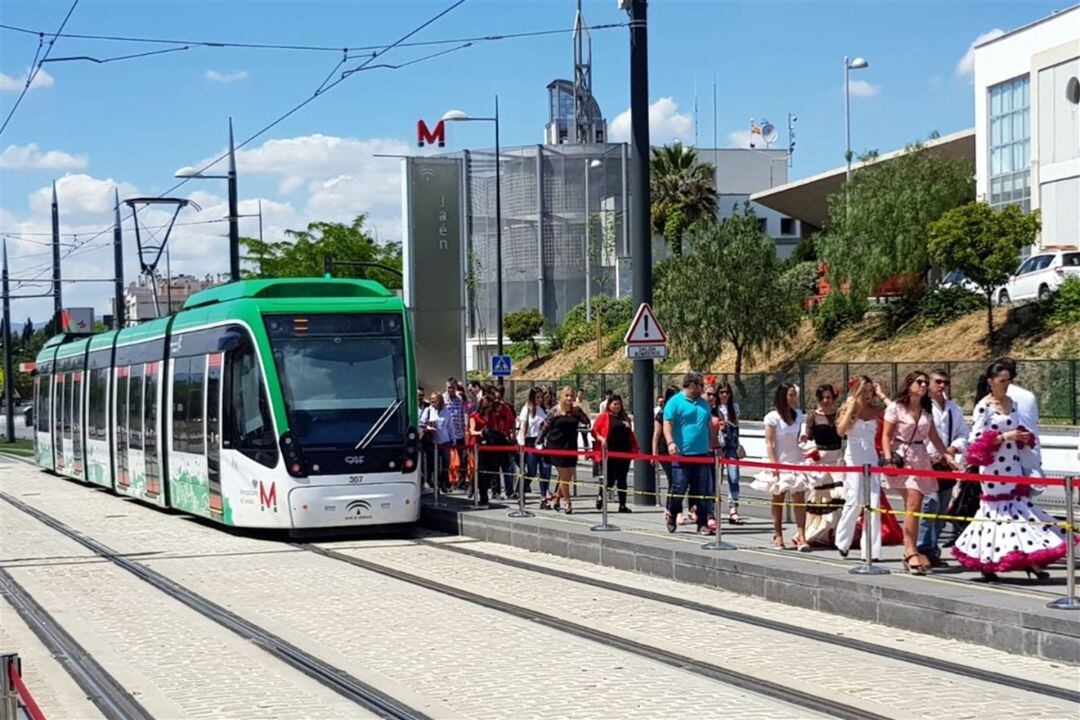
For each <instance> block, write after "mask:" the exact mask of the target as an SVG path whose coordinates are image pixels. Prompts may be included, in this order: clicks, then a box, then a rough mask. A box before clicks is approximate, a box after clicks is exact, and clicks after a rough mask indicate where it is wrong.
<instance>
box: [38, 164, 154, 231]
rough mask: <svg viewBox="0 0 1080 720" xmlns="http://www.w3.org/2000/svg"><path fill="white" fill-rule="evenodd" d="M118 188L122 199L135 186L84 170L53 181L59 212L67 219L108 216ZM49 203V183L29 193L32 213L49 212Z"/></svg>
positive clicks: (133, 189)
mask: <svg viewBox="0 0 1080 720" xmlns="http://www.w3.org/2000/svg"><path fill="white" fill-rule="evenodd" d="M116 189H119V191H120V198H121V200H122V199H123V198H125V197H130V196H132V195H137V193H136V190H135V186H134V185H131V184H130V183H126V182H117V181H116V180H113V179H112V178H107V179H104V180H100V179H98V178H95V177H93V176H91V175H87V174H85V173H77V174H74V175H73V174H71V173H68V174H66V175H64V177H62V178H60V179H59V180H57V181H56V197H57V201H58V204H59V206H60V216H61V217H62V218H67V219H68V222H79V221H82V220H86V219H89V220H91V221H92V218H87V217H86V216H88V215H89V216H100V215H104V214H108V217H109V219H111V217H112V215H111V213H112V210H113V201H114V194H113V193H114V191H115V190H116ZM51 205H52V186H49V185H46V186H45V187H43V188H40V189H39V190H36V191H34V192H33V193H31V195H30V210H31V212H34V213H39V214H42V213H48V212H50V207H51Z"/></svg>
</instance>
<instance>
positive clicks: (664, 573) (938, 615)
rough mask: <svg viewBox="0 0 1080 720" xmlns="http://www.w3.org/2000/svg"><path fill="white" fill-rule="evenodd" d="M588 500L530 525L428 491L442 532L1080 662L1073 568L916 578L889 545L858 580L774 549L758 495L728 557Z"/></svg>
mask: <svg viewBox="0 0 1080 720" xmlns="http://www.w3.org/2000/svg"><path fill="white" fill-rule="evenodd" d="M582 493H583V494H582V495H581V496H580V497H579V498H578V499H577V500H576V501H575V504H574V512H573V514H571V515H566V514H564V513H559V512H555V511H552V510H539V509H538V507H537V499H536V498H534V497H530V498H529V500H528V503H527V509H528V510H529V511H530V512H533V513H534V514H535V515H534V517H529V518H510V517H508V513H509V511H511V510H514V509H516V507H517V503H516V502H502V503H493V504H492V506H491V507H490V508H489V509H486V510H485V509H477V508H475V507H474V506H473V504H472V502H471V501H469V500H467V499H466V498H464V496H462V495H461V494H457V493H453V494H450V495H448V496H443V497H442V498H441V499H440V505H439V506H435V505H434V498H433V497H431V496H428V498H427V500H428V502H427V503H426V504H425V506H424V509H423V517H422V520H423V523H424V525H425V526H427V527H428V528H430V529H433V530H439V531H442V532H450V533H457V534H461V535H465V536H469V537H473V538H476V539H480V540H485V541H488V542H494V543H501V544H503V545H512V546H515V547H518V548H523V549H527V550H532V551H538V552H543V553H548V554H551V555H555V556H560V557H568V558H573V559H576V560H584V561H587V562H590V563H594V564H598V565H603V566H607V567H612V568H617V569H621V570H630V571H635V572H638V573H643V574H647V575H654V576H658V577H662V578H671V579H674V580H679V581H683V582H688V583H695V584H699V585H705V586H709V587H715V588H720V589H724V590H730V591H734V592H738V593H741V594H745V595H751V596H756V597H762V598H765V599H767V600H770V601H775V602H781V603H785V604H788V605H794V606H798V607H804V608H809V609H813V610H819V611H823V612H828V613H833V614H837V615H843V616H847V617H851V618H855V619H859V620H868V621H871V622H877V623H880V624H882V625H887V626H891V627H896V628H900V629H905V630H912V631H916V632H923V633H928V634H931V635H935V636H938V637H944V638H950V639H956V640H962V641H966V642H971V643H976V644H979V645H985V646H988V647H992V648H996V649H1000V650H1005V651H1007V652H1010V653H1014V654H1019V655H1030V656H1035V657H1042V658H1046V659H1050V660H1057V661H1064V662H1068V663H1072V664H1080V611H1063V610H1054V609H1049V608H1047V607H1046V604H1047V603H1048V602H1050V601H1051V600H1054V599H1056V598H1058V597H1061V596H1062V595H1063V594H1064V592H1065V568H1064V564H1063V563H1059V564H1057V565H1055V566H1052V567H1051V568H1050V572H1051V578H1050V580H1049V581H1046V582H1036V581H1035V580H1034V579H1028V578H1027V577H1026V576H1025V575H1024V574H1022V573H1009V574H1006V575H1003V576H1002V582H1000V583H994V584H985V583H982V582H980V581H977V580H976V578H978V574H977V573H973V572H970V571H967V570H965V569H963V568H961V567H959V566H958V565H957V564H956V563H951V564H952V565H953V567H951V568H948V569H943V570H937V571H934V572H933V573H931V574H929V575H926V576H923V577H918V576H912V575H909V574H907V573H905V572H904V570H903V567H902V561H901V557H902V547H901V546H891V547H890V546H887V547H885V548H883V550H882V555H883V557H882V562H881V563H880V565H881V566H883V567H885V568H887V569H888V570H889V571H890V573H889V574H888V575H875V576H865V575H853V574H850V573H849V571H850V570H851V568H853V567H855V566H856V565H859V564H861V561H859V560H858V559H857V557H858V550H853V551H852V552H851V554H850V556H849V559H846V560H845V559H843V558H841V557H840V556H839V555H838V553H837V552H836V551H835V550H833V549H828V548H814V549H813V550H812V551H811V552H808V553H806V552H798V551H796V550H795V549H793V548H792V549H787V550H776V549H773V548H772V547H771V546H772V523H771V521H769V520H768V519H767V518H766V517H765V516H764V515H765V513H766V512H767V511H768V508H767V507H765V506H760V505H756V503H755V504H748V503H747V502H746V501H747V500H750V501H751V502H753V501H754V498H753V497H752V496H751V497H745V496H744V503H743V504H742V506H741V507H740V511H741V513H742V515H743V517H744V518H745V519H746V524H745V525H742V526H731V525H728V524H727V523H725V524H724V525H723V527H722V533H723V539H724V540H725V541H727V542H729V543H732V544H734V545H735V546H736V549H735V550H725V551H718V550H705V549H702V547H701V545H702V544H703V543H704V542H708V541H709V540H711V539H712V538H711V537H703V536H701V535H699V534H697V533H696V532H695V528H694V526H693V525H685V526H680V527H679V528H678V529H677V531H676V532H675V533H673V534H669V533H668V532H667V530H666V528H665V526H664V522H663V511H662V509H661V508H658V507H654V506H632V508H633V513H631V514H617V513H614V512H613V513H612V514H611V515H610V519H609V522H611V523H613V524H615V525H617V526H618V527H619V528H620V529H619V530H618V531H616V532H594V531H592V530H591V528H592V526H594V525H596V524H598V523H599V522H600V519H601V515H600V513H599V512H598V511H596V510H595V509H594V505H593V502H594V498H595V496H593V495H591V493H587V492H586V491H585V490H582ZM759 501H760V500H759ZM612 509H613V510H614V506H613V507H612ZM725 517H726V513H725ZM793 533H794V524H793V523H788V524H786V525H785V536H786V538H787V539H788V541H789V543H790V540H791V537H792V535H793ZM943 556H944V557H948V551H945V552H944V553H943Z"/></svg>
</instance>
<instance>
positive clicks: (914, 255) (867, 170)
mask: <svg viewBox="0 0 1080 720" xmlns="http://www.w3.org/2000/svg"><path fill="white" fill-rule="evenodd" d="M875 157H876V154H875V153H871V154H868V155H865V156H863V157H862V158H860V160H864V161H866V160H873V159H874V158H875ZM973 175H974V168H973V167H972V165H971V163H970V162H969V161H968V160H966V159H958V158H946V157H941V156H939V155H935V154H933V153H932V152H930V151H928V150H927V149H926V148H925V147H924V146H923V145H921V144H918V143H916V144H915V145H909V146H908V147H907V149H906V151H905V152H904V153H903V154H902V155H900V156H898V157H895V158H892V159H890V160H888V161H885V162H878V163H873V164H870V165H867V166H865V167H863V168H860V169H858V170H856V171H855V172H854V174H853V175H852V178H851V182H850V183H847V184H846V185H845V187H844V189H843V190H841V192H838V193H836V194H835V195H832V196H830V198H829V227H828V229H827V231H826V232H825V234H823V235H822V236H820V237H819V238H818V239H817V242H816V243H815V245H816V249H817V253H818V256H819V257H820V258H821V259H822V260H823V261H824V262H825V263H827V264H828V266H829V276H830V282H831V283H832V285H833V286H834V287H840V286H841V285H843V284H846V286H847V287H848V288H849V291H850V292H852V293H855V294H860V295H862V296H864V297H865V296H869V295H871V294H873V293H874V291H875V290H876V289H877V287H878V286H879V285H880V284H881V283H883V282H885V281H886V280H888V279H890V278H892V277H895V276H897V275H900V274H903V273H911V274H913V275H915V276H918V277H919V278H922V277H924V276H925V274H926V272H927V271H928V270H929V269H930V258H929V255H928V253H927V249H926V247H927V233H928V232H929V227H930V224H931V223H933V222H934V221H935V220H937V219H938V218H940V217H941V216H942V215H943V214H945V212H947V211H948V210H951V209H952V208H955V207H959V206H960V205H963V204H965V203H968V202H971V200H973V199H974V186H973V184H972V176H973Z"/></svg>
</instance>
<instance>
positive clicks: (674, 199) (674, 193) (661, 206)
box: [649, 142, 716, 255]
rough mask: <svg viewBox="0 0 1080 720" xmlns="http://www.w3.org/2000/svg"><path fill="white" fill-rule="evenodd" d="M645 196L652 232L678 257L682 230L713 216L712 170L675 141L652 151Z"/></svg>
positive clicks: (713, 170) (693, 153) (681, 250)
mask: <svg viewBox="0 0 1080 720" xmlns="http://www.w3.org/2000/svg"><path fill="white" fill-rule="evenodd" d="M649 195H650V200H651V204H652V223H653V227H652V230H653V232H654V233H657V234H661V235H663V236H664V240H665V241H666V242H667V244H668V248H669V249H670V250H671V254H672V255H682V252H683V247H682V244H683V235H684V234H685V233H686V231H687V230H689V229H690V228H691V227H692V226H693V225H694V224H695V223H697V222H698V221H700V220H702V219H705V218H707V219H710V220H711V219H713V218H715V217H716V167H715V166H714V165H713V164H712V163H705V162H698V155H697V152H695V151H694V150H690V149H687V148H684V147H683V146H682V144H681V143H678V142H676V143H675V144H673V145H665V146H664V147H662V148H654V149H653V151H652V160H651V167H650V181H649Z"/></svg>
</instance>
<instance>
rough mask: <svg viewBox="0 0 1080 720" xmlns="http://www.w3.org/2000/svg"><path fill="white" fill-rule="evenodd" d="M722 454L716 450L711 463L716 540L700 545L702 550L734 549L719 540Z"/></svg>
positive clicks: (722, 469) (722, 470)
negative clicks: (714, 490)
mask: <svg viewBox="0 0 1080 720" xmlns="http://www.w3.org/2000/svg"><path fill="white" fill-rule="evenodd" d="M722 453H723V451H722V450H717V452H716V459H715V461H714V462H713V475H715V478H714V479H715V484H714V487H715V489H716V492H715V493H714V497H713V517H714V518H715V519H716V539H715V540H713V541H711V542H707V543H705V544H704V545H702V546H701V547H702V549H704V550H734V549H735V546H734V545H732V544H731V543H729V542H724V541H723V539H722V538H721V530H720V525H721V524H722V523H721V522H720V515H721V513H720V511H721V510H722V509H723V507H722V506H721V501H722V499H723V498H721V496H720V476H721V475H722V474H723V472H724V461H723V459H722V458H721V455H722Z"/></svg>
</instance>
